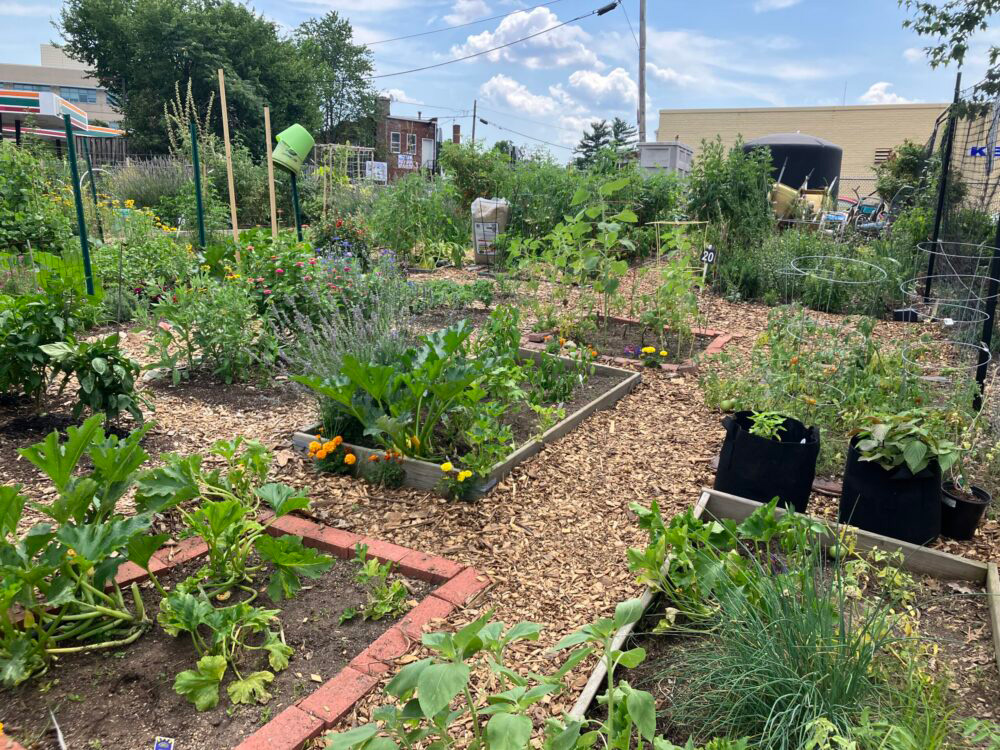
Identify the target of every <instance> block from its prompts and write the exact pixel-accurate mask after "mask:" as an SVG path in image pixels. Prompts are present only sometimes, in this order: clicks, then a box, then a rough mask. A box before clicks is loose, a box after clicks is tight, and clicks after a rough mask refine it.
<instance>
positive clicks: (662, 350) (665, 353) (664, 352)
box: [660, 349, 667, 357]
mask: <svg viewBox="0 0 1000 750" xmlns="http://www.w3.org/2000/svg"><path fill="white" fill-rule="evenodd" d="M660 356H661V357H666V356H667V350H666V349H661V350H660Z"/></svg>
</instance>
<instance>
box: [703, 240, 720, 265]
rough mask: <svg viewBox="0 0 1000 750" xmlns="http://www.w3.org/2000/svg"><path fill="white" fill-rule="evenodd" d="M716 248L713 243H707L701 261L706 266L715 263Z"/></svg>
mask: <svg viewBox="0 0 1000 750" xmlns="http://www.w3.org/2000/svg"><path fill="white" fill-rule="evenodd" d="M715 258H716V254H715V248H714V247H712V246H711V245H705V249H704V250H702V251H701V262H702V263H704V264H705V265H706V266H710V265H712V264H713V263H715Z"/></svg>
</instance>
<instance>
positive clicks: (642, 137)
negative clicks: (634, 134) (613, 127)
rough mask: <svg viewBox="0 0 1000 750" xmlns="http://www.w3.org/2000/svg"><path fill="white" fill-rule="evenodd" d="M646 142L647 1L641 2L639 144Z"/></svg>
mask: <svg viewBox="0 0 1000 750" xmlns="http://www.w3.org/2000/svg"><path fill="white" fill-rule="evenodd" d="M645 142H646V0H639V143H645Z"/></svg>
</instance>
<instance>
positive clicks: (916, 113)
mask: <svg viewBox="0 0 1000 750" xmlns="http://www.w3.org/2000/svg"><path fill="white" fill-rule="evenodd" d="M947 107H948V105H947V104H873V105H857V106H846V107H835V106H831V107H768V108H741V109H661V110H660V120H659V127H658V128H657V131H656V139H657V140H658V141H671V140H680V141H683V142H684V143H686V144H688V145H689V146H691V147H692V148H693V149H694V151H695V156H696V157H697V154H698V152H699V151H700V149H701V142H702V140H703V139H708V140H712V139H714V138H715V136H716V135H717V134H718V135H719V136H721V137H722V142H723V143H725V144H726V145H732V144H733V143H735V141H736V138H737V136H740V135H742V136H743V140H745V141H749V140H752V139H754V138H759V137H760V136H763V135H771V134H773V133H794V132H801V133H804V134H808V135H814V136H818V137H820V138H824V139H826V140H828V141H830V142H832V143H835V144H836V145H838V146H840V147H841V148H842V149H844V160H843V163H842V165H841V169H840V175H841V185H842V187H841V189H840V190H839V191H838V192H840V193H841V195H845V194H846V195H850V188H852V187H855V186H857V187H858V188H859V190H860V191H862V194H864V193H865V192H871V191H872V190H873V189H874V172H873V171H872V169H873V167H874V166H875V164H876V162H877V159H878V158H884V154H885V153H886V151H885V150H886V149H892V148H894V147H895V146H898V145H899V144H901V143H902V142H903V141H904V140H907V139H909V140H911V141H916V142H917V143H925V142H926V141H927V140H928V139H929V138H930V136H931V133H932V132H933V130H934V122H935V120H937V118H938V116H939V115H940V114H941V113H942V112H944V111H945V109H947ZM851 178H854V179H851ZM865 188H868V189H867V191H866V190H865Z"/></svg>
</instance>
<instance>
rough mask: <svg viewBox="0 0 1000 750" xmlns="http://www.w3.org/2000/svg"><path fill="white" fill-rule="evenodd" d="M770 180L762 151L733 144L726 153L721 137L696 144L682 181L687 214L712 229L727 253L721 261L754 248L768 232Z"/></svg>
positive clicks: (768, 162)
mask: <svg viewBox="0 0 1000 750" xmlns="http://www.w3.org/2000/svg"><path fill="white" fill-rule="evenodd" d="M771 180H772V177H771V154H770V151H769V150H768V149H754V150H753V151H751V152H750V153H744V151H743V141H742V140H737V141H736V143H735V144H734V145H733V146H732V148H730V149H729V150H728V151H727V150H726V148H725V146H723V145H722V139H721V137H718V136H717V137H716V139H715V140H714V141H702V144H701V153H700V154H699V155H698V158H697V159H695V161H694V164H693V165H692V167H691V176H690V178H689V179H688V211H689V212H690V214H691V216H692V218H695V219H699V220H702V221H709V222H712V223H713V224H715V225H716V226H717V228H718V230H719V232H720V235H721V239H722V243H723V245H724V247H726V248H728V249H730V250H732V251H733V252H731V253H728V254H727V253H724V254H723V255H722V258H721V260H722V261H723V262H724V261H725V260H726V257H727V255H729V256H735V255H736V254H737V251H739V250H744V251H745V250H752V249H754V248H756V247H757V246H758V245H759V244H760V243H761V241H762V240H763V239H764V237H765V236H766V235H767V234H768V232H770V231H771V228H772V226H773V217H772V213H771V205H770V202H769V199H768V193H769V191H770V187H771Z"/></svg>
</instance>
